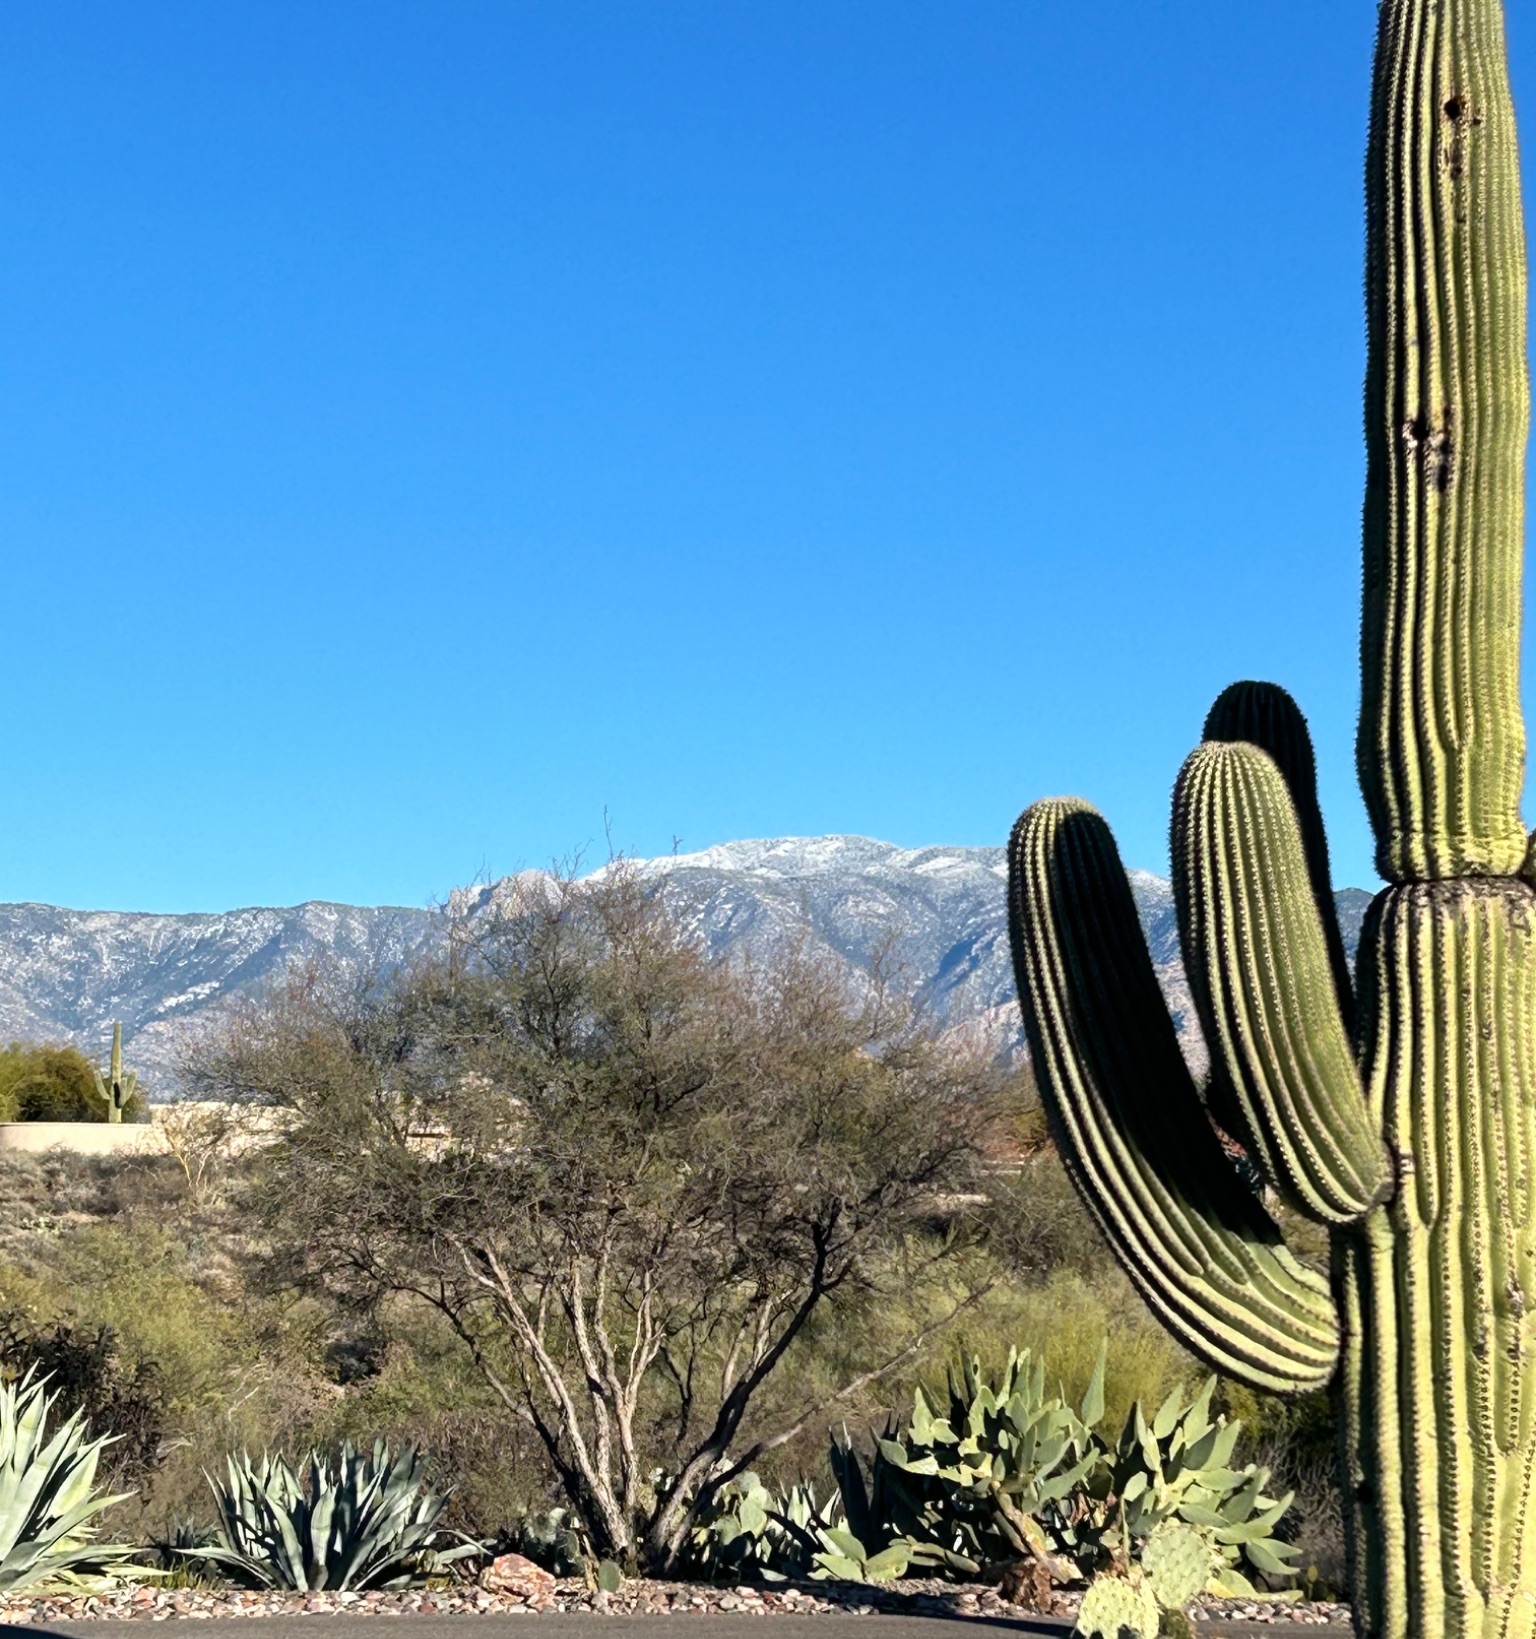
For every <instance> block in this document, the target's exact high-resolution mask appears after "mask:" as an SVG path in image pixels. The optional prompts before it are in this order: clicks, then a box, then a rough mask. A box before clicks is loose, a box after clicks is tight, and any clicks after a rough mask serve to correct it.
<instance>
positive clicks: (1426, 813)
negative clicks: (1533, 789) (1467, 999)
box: [1357, 0, 1530, 882]
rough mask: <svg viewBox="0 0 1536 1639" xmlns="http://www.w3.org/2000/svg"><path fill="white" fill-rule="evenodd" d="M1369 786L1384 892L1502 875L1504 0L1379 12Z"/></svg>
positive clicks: (1513, 286)
mask: <svg viewBox="0 0 1536 1639" xmlns="http://www.w3.org/2000/svg"><path fill="white" fill-rule="evenodd" d="M1366 175H1367V188H1366V201H1367V210H1366V232H1367V259H1366V293H1367V309H1366V311H1367V330H1368V349H1367V366H1366V382H1365V426H1366V456H1367V462H1366V493H1365V529H1364V539H1365V603H1364V618H1363V621H1362V624H1361V675H1362V682H1363V685H1364V695H1363V699H1362V702H1361V712H1360V732H1359V739H1358V742H1357V757H1358V761H1359V767H1360V783H1361V786H1362V788H1363V790H1364V792H1365V799H1366V806H1367V807H1368V808H1369V809H1370V814H1371V823H1372V826H1373V827H1374V829H1375V832H1376V844H1377V867H1378V869H1379V870H1380V871H1381V873H1382V875H1383V876H1385V877H1386V878H1387V879H1388V880H1389V881H1392V882H1410V881H1422V880H1435V879H1439V878H1445V877H1452V876H1512V875H1514V874H1515V873H1516V872H1517V871H1519V869H1520V866H1521V862H1522V860H1523V859H1524V856H1525V850H1526V836H1525V831H1524V829H1523V828H1522V826H1521V823H1520V813H1519V803H1520V792H1521V787H1522V785H1523V783H1524V774H1525V724H1524V722H1523V720H1522V717H1521V711H1520V577H1521V567H1522V558H1523V553H1524V544H1525V542H1524V479H1525V443H1526V432H1527V428H1528V425H1529V421H1530V387H1529V381H1528V376H1527V366H1526V268H1525V230H1524V223H1523V220H1522V211H1521V201H1520V166H1519V156H1518V153H1517V151H1516V139H1515V118H1514V109H1513V106H1512V103H1511V100H1510V89H1509V73H1508V65H1507V62H1506V57H1505V50H1504V17H1503V7H1502V5H1501V4H1500V0H1443V3H1436V4H1434V5H1430V4H1425V3H1422V0H1389V3H1388V4H1385V5H1384V6H1383V7H1382V10H1381V21H1380V33H1379V38H1378V43H1377V54H1376V86H1375V93H1374V98H1373V106H1372V109H1371V137H1370V151H1369V156H1368V159H1367V164H1366Z"/></svg>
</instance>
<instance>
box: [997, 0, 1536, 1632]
mask: <svg viewBox="0 0 1536 1639" xmlns="http://www.w3.org/2000/svg"><path fill="white" fill-rule="evenodd" d="M1367 177H1368V187H1367V278H1366V287H1367V321H1368V322H1367V331H1368V341H1369V353H1368V367H1367V378H1366V445H1367V484H1366V500H1365V519H1364V560H1365V574H1364V616H1363V621H1362V635H1361V670H1362V685H1363V686H1362V707H1361V716H1360V728H1359V737H1358V744H1357V754H1358V763H1359V772H1360V780H1361V785H1362V787H1363V790H1364V793H1365V798H1366V804H1367V807H1368V809H1369V812H1370V816H1371V821H1372V825H1373V827H1374V829H1375V833H1376V842H1377V863H1378V866H1379V868H1380V870H1381V872H1382V875H1383V876H1384V877H1385V878H1386V879H1387V881H1388V884H1389V886H1388V887H1387V888H1386V889H1385V891H1384V892H1383V893H1381V894H1380V895H1379V896H1378V898H1377V899H1376V901H1375V903H1374V904H1373V906H1372V908H1371V912H1370V915H1369V916H1368V918H1367V920H1366V925H1365V929H1364V933H1363V935H1362V941H1361V947H1360V954H1359V962H1358V969H1357V974H1356V978H1355V981H1354V983H1353V984H1352V983H1351V979H1350V975H1349V973H1348V970H1347V968H1346V966H1345V965H1344V963H1343V961H1342V943H1341V940H1340V938H1339V930H1338V927H1337V923H1336V920H1335V914H1334V909H1333V903H1332V896H1331V891H1330V877H1329V873H1328V860H1327V843H1326V840H1325V837H1324V832H1323V825H1322V816H1321V813H1320V812H1319V809H1318V804H1317V794H1316V789H1315V776H1314V771H1313V756H1312V748H1311V745H1310V741H1309V739H1308V736H1307V731H1306V725H1305V723H1304V721H1303V720H1302V717H1301V714H1300V712H1299V711H1298V710H1297V709H1296V707H1295V705H1294V703H1293V702H1292V701H1291V700H1290V698H1289V696H1287V695H1286V694H1285V693H1284V691H1283V690H1280V689H1278V688H1275V687H1274V686H1272V685H1269V684H1258V683H1249V684H1240V685H1236V686H1234V688H1233V689H1230V690H1228V691H1227V693H1226V694H1224V695H1223V696H1222V697H1221V699H1220V700H1218V701H1217V703H1216V706H1215V708H1214V709H1213V711H1212V713H1211V717H1210V719H1209V720H1208V722H1207V724H1206V730H1205V743H1204V744H1203V745H1202V746H1201V747H1200V748H1199V749H1198V750H1196V751H1195V753H1194V754H1193V755H1192V756H1191V757H1190V759H1189V761H1188V762H1187V763H1186V765H1185V767H1184V770H1183V772H1182V774H1181V775H1180V777H1179V782H1178V786H1177V788H1176V791H1175V794H1174V816H1173V832H1172V844H1173V863H1174V886H1175V895H1176V900H1177V905H1178V913H1179V928H1180V935H1181V939H1182V944H1183V952H1184V961H1185V966H1186V970H1187V972H1188V975H1189V980H1190V987H1191V990H1192V993H1193V995H1194V998H1195V1004H1196V1008H1197V1011H1198V1013H1199V1016H1200V1022H1201V1026H1202V1028H1203V1030H1204V1033H1205V1037H1206V1040H1207V1042H1208V1044H1209V1045H1210V1048H1211V1051H1212V1057H1213V1061H1214V1062H1213V1075H1212V1080H1211V1085H1210V1088H1209V1090H1208V1092H1207V1094H1206V1096H1205V1097H1204V1098H1202V1096H1201V1095H1200V1094H1199V1093H1197V1091H1196V1089H1195V1087H1194V1085H1193V1083H1192V1081H1191V1079H1190V1076H1189V1073H1188V1071H1187V1069H1186V1068H1185V1066H1184V1062H1183V1059H1182V1057H1181V1055H1180V1052H1179V1047H1178V1041H1177V1038H1176V1036H1175V1033H1174V1030H1173V1026H1172V1023H1171V1022H1170V1020H1169V1018H1168V1014H1167V1012H1166V1010H1165V1008H1164V1006H1163V1003H1162V999H1161V996H1160V995H1159V992H1158V987H1157V983H1156V980H1155V978H1154V976H1153V973H1152V968H1151V964H1150V961H1149V959H1148V956H1147V951H1146V946H1145V943H1144V941H1143V939H1142V937H1141V933H1140V929H1139V927H1138V924H1137V921H1136V913H1135V907H1134V905H1133V903H1132V900H1131V895H1130V890H1129V888H1128V886H1127V883H1126V879H1125V874H1124V869H1123V867H1122V865H1121V862H1120V858H1119V855H1118V853H1117V851H1116V848H1115V844H1114V840H1113V838H1112V837H1111V836H1110V833H1109V830H1108V828H1107V827H1106V826H1105V824H1104V821H1103V820H1102V819H1101V818H1100V817H1099V815H1098V814H1097V813H1096V812H1095V811H1094V810H1093V809H1092V808H1090V807H1089V806H1088V805H1087V804H1086V803H1083V802H1080V801H1076V800H1069V801H1054V802H1046V803H1040V804H1036V805H1035V807H1033V808H1031V809H1030V810H1029V811H1028V812H1027V813H1026V814H1025V815H1024V816H1023V818H1022V819H1021V820H1020V822H1019V824H1018V826H1017V828H1016V829H1015V832H1014V836H1013V842H1012V847H1011V857H1010V864H1011V887H1010V897H1011V906H1012V927H1013V941H1014V958H1015V965H1016V969H1017V974H1018V981H1019V993H1020V999H1021V1002H1022V1004H1023V1011H1024V1021H1025V1027H1026V1031H1027V1034H1028V1037H1029V1044H1030V1050H1031V1054H1032V1056H1033V1059H1034V1064H1035V1069H1036V1073H1037V1076H1038V1078H1039V1080H1040V1083H1041V1086H1042V1091H1043V1094H1044V1098H1045V1102H1046V1105H1047V1108H1048V1111H1049V1113H1050V1116H1051V1119H1052V1123H1053V1126H1054V1129H1055V1132H1056V1137H1057V1141H1058V1146H1059V1148H1060V1150H1061V1153H1062V1156H1063V1159H1064V1160H1065V1162H1066V1165H1067V1167H1068V1170H1069V1171H1070V1172H1071V1174H1072V1176H1073V1178H1074V1180H1075V1182H1076V1183H1077V1185H1078V1187H1079V1189H1080V1190H1081V1192H1082V1194H1083V1196H1084V1199H1085V1200H1086V1201H1087V1203H1088V1205H1089V1206H1090V1208H1091V1209H1092V1211H1093V1212H1094V1214H1095V1216H1096V1217H1097V1218H1098V1221H1099V1223H1100V1225H1101V1227H1102V1228H1103V1230H1104V1233H1105V1235H1106V1236H1107V1238H1108V1239H1109V1241H1110V1242H1111V1244H1112V1245H1113V1246H1114V1248H1115V1250H1116V1252H1117V1253H1118V1254H1119V1256H1120V1257H1121V1259H1122V1261H1123V1262H1124V1264H1125V1266H1126V1268H1127V1269H1128V1271H1129V1272H1130V1274H1131V1276H1132V1278H1133V1279H1134V1280H1135V1281H1136V1283H1137V1285H1138V1287H1139V1288H1140V1290H1141V1292H1142V1294H1143V1295H1144V1297H1145V1298H1146V1300H1147V1302H1148V1303H1149V1305H1150V1306H1151V1307H1152V1308H1153V1310H1154V1311H1155V1312H1156V1313H1157V1314H1158V1315H1159V1316H1160V1317H1161V1318H1162V1319H1163V1321H1164V1322H1165V1323H1166V1325H1167V1326H1168V1327H1169V1329H1170V1330H1171V1331H1172V1332H1173V1333H1174V1334H1175V1335H1176V1336H1177V1337H1178V1338H1180V1339H1181V1341H1183V1342H1184V1343H1186V1344H1187V1345H1188V1346H1189V1347H1191V1348H1192V1349H1194V1350H1196V1351H1197V1352H1198V1353H1200V1354H1202V1355H1203V1356H1204V1357H1205V1358H1206V1359H1207V1360H1209V1361H1210V1362H1211V1363H1212V1364H1213V1365H1214V1366H1216V1367H1217V1368H1218V1369H1219V1370H1221V1371H1223V1372H1226V1373H1229V1374H1230V1375H1232V1376H1234V1377H1237V1378H1239V1379H1241V1380H1242V1381H1245V1382H1247V1383H1250V1384H1252V1385H1253V1386H1255V1387H1257V1388H1260V1389H1266V1390H1272V1391H1279V1392H1297V1391H1302V1390H1306V1389H1313V1388H1319V1387H1322V1386H1324V1385H1328V1384H1333V1385H1335V1388H1336V1392H1337V1397H1338V1401H1339V1404H1340V1407H1341V1412H1342V1424H1343V1441H1342V1447H1343V1451H1344V1462H1345V1469H1346V1472H1345V1474H1344V1494H1345V1498H1346V1505H1347V1509H1348V1511H1349V1527H1350V1542H1351V1551H1352V1583H1353V1593H1354V1600H1355V1610H1356V1621H1357V1624H1358V1627H1359V1631H1360V1633H1361V1634H1362V1635H1363V1636H1365V1639H1474V1636H1476V1639H1494V1636H1498V1639H1533V1636H1536V1508H1533V1498H1532V1495H1531V1491H1532V1485H1533V1483H1536V1360H1533V1354H1536V1304H1533V1303H1532V1301H1531V1296H1530V1295H1531V1294H1532V1293H1536V889H1533V887H1532V882H1533V880H1536V849H1530V850H1528V845H1527V839H1526V835H1525V831H1524V827H1523V825H1522V823H1521V820H1520V815H1519V807H1518V805H1519V798H1520V793H1521V786H1522V781H1523V775H1524V759H1525V727H1524V722H1523V719H1522V716H1521V710H1520V696H1519V661H1520V593H1521V586H1520V582H1521V572H1522V554H1523V548H1524V518H1523V509H1524V478H1525V470H1524V469H1525V445H1526V436H1527V429H1528V421H1529V389H1528V382H1527V367H1526V268H1525V236H1524V224H1523V221H1522V215H1521V200H1520V176H1519V165H1518V155H1517V151H1516V139H1515V124H1514V114H1513V109H1512V104H1511V99H1510V90H1509V80H1508V70H1507V63H1506V53H1505V42H1504V21H1503V11H1502V7H1501V5H1500V3H1499V0H1383V3H1382V4H1381V7H1380V13H1379V20H1378V37H1377V54H1376V77H1375V92H1374V99H1373V104H1372V114H1371V136H1370V148H1369V156H1368V162H1367ZM1213 1121H1214V1122H1215V1123H1217V1124H1219V1125H1220V1127H1221V1128H1222V1129H1223V1130H1224V1132H1225V1133H1226V1135H1228V1136H1229V1137H1230V1138H1233V1139H1236V1140H1238V1141H1239V1142H1240V1143H1241V1144H1242V1145H1243V1146H1244V1147H1245V1148H1246V1149H1247V1150H1248V1152H1249V1154H1250V1155H1251V1157H1252V1158H1253V1159H1254V1161H1255V1162H1257V1163H1258V1165H1259V1166H1260V1167H1261V1168H1262V1170H1263V1172H1264V1174H1265V1176H1266V1178H1267V1180H1268V1182H1269V1183H1270V1184H1271V1185H1272V1186H1273V1188H1274V1189H1275V1190H1276V1191H1277V1192H1278V1193H1279V1194H1280V1195H1281V1196H1282V1197H1283V1198H1284V1199H1285V1201H1286V1202H1287V1204H1288V1205H1289V1206H1290V1207H1291V1208H1292V1209H1293V1210H1294V1211H1296V1212H1298V1213H1301V1214H1304V1215H1305V1216H1307V1217H1309V1218H1311V1219H1313V1220H1314V1221H1315V1222H1317V1223H1319V1224H1321V1225H1323V1226H1325V1227H1326V1228H1327V1230H1328V1232H1329V1236H1330V1240H1331V1245H1332V1249H1333V1250H1332V1258H1333V1269H1332V1275H1331V1279H1329V1278H1325V1277H1324V1276H1323V1275H1322V1274H1321V1273H1319V1272H1318V1271H1316V1270H1313V1269H1311V1268H1309V1267H1306V1266H1305V1265H1304V1264H1302V1263H1301V1262H1300V1261H1299V1260H1298V1259H1297V1258H1295V1257H1294V1256H1293V1255H1292V1254H1291V1252H1290V1251H1289V1249H1288V1248H1287V1247H1286V1245H1285V1242H1284V1239H1283V1237H1282V1235H1281V1233H1280V1230H1279V1227H1278V1226H1277V1224H1276V1223H1275V1221H1274V1220H1273V1219H1272V1218H1271V1217H1270V1216H1269V1214H1268V1213H1267V1212H1266V1211H1265V1210H1264V1208H1263V1207H1262V1205H1261V1204H1260V1202H1259V1200H1258V1199H1257V1198H1256V1197H1255V1195H1254V1194H1253V1193H1252V1192H1251V1191H1250V1190H1248V1189H1246V1188H1245V1187H1244V1185H1243V1183H1242V1182H1241V1180H1240V1179H1239V1177H1238V1176H1237V1174H1236V1173H1235V1171H1234V1169H1233V1168H1232V1167H1231V1166H1230V1165H1229V1164H1228V1162H1227V1160H1226V1157H1225V1153H1224V1151H1223V1148H1222V1146H1221V1142H1220V1140H1219V1138H1218V1135H1217V1133H1216V1131H1215V1130H1214V1128H1213ZM1106 1597H1107V1596H1106Z"/></svg>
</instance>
